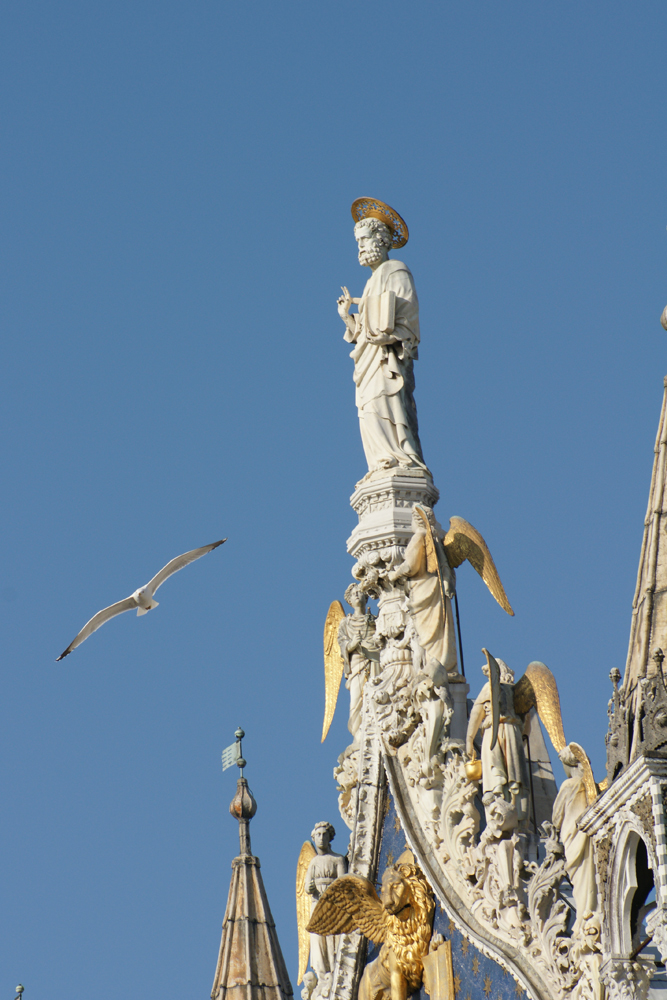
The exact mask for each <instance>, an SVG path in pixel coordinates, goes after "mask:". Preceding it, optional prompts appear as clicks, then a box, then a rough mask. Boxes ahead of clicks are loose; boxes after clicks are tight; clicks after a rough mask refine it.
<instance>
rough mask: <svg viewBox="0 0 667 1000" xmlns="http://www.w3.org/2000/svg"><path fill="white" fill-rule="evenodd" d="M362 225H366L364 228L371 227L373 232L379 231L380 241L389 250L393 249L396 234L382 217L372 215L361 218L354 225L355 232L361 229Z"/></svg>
mask: <svg viewBox="0 0 667 1000" xmlns="http://www.w3.org/2000/svg"><path fill="white" fill-rule="evenodd" d="M362 226H363V227H364V229H370V231H371V232H372V233H377V234H378V237H379V238H380V241H381V242H382V243H384V245H385V246H386V247H387V248H388V249H389V250H391V246H392V242H393V239H394V234H393V233H392V231H391V229H390V228H389V226H387V225H385V223H384V222H382V221H381V220H380V219H374V218H373V217H372V216H370V217H367V218H365V219H359V221H358V222H357V223H355V226H354V231H355V233H356V231H357V229H361V227H362Z"/></svg>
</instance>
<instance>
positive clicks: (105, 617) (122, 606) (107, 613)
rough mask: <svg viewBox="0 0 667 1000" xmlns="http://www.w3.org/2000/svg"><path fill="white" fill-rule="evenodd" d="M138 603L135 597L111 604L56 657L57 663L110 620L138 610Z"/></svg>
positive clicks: (98, 613) (94, 617)
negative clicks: (133, 609)
mask: <svg viewBox="0 0 667 1000" xmlns="http://www.w3.org/2000/svg"><path fill="white" fill-rule="evenodd" d="M136 606H137V602H136V601H135V599H134V598H133V597H126V598H125V600H124V601H118V602H117V603H116V604H110V605H109V607H108V608H103V609H102V611H98V612H97V614H96V615H93V617H92V618H91V619H90V621H89V622H86V624H85V625H84V626H83V628H82V629H81V631H80V632H79V634H78V635H77V637H76V639H74V640H73V642H70V644H69V646H68V647H67V649H66V650H65V652H64V653H61V654H60V656H58V657H56V663H57V662H58V660H62V659H63V658H64V657H65V656H67V655H68V653H71V652H72V650H73V649H76V647H77V646H80V645H81V643H82V642H83V640H84V639H87V638H88V636H89V635H92V634H93V632H95V631H96V630H97V629H98V628H99V627H100V625H104V623H105V622H108V621H109V619H110V618H115V617H116V615H122V613H123V611H130V610H131V609H132V608H136Z"/></svg>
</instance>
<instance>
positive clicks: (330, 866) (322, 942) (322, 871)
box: [305, 851, 347, 979]
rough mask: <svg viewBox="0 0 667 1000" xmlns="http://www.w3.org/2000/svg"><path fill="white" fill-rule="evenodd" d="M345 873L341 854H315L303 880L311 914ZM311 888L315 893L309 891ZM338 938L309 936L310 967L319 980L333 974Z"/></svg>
mask: <svg viewBox="0 0 667 1000" xmlns="http://www.w3.org/2000/svg"><path fill="white" fill-rule="evenodd" d="M346 872H347V858H345V857H343V855H342V854H334V852H333V851H330V852H329V853H328V854H316V855H315V857H314V858H313V860H312V861H311V862H310V865H309V866H308V871H307V872H306V878H305V888H306V892H307V893H308V894H309V895H310V896H312V904H311V913H312V911H313V910H314V909H315V907H316V906H317V902H318V900H319V898H320V896H321V895H322V893H323V892H324V890H325V889H328V888H329V886H330V885H331V883H332V882H335V881H336V879H337V878H340V876H341V875H345V873H346ZM311 888H313V889H314V890H315V891H314V892H313V891H311ZM337 943H338V938H337V937H334V936H333V935H327V936H326V937H324V936H322V935H320V934H311V935H310V965H311V967H312V969H313V971H314V972H315V974H316V975H317V978H318V979H320V978H321V977H322V976H325V975H326V974H327V973H328V972H333V968H334V960H335V957H336V945H337Z"/></svg>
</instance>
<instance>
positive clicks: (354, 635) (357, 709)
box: [338, 614, 375, 736]
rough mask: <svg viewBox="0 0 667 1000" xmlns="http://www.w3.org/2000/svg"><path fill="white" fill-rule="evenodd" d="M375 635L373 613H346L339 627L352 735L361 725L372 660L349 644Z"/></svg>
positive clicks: (339, 643)
mask: <svg viewBox="0 0 667 1000" xmlns="http://www.w3.org/2000/svg"><path fill="white" fill-rule="evenodd" d="M374 635H375V618H374V617H373V615H371V614H365V615H346V617H345V618H343V620H342V622H341V623H340V627H339V629H338V647H339V649H340V655H341V656H342V657H343V663H344V670H345V678H346V680H345V687H346V688H347V689H348V691H349V692H350V717H349V720H348V723H347V728H348V730H349V731H350V733H351V734H352V736H356V735H357V730H358V729H359V726H360V725H361V706H362V701H363V694H364V685H365V683H366V681H367V679H368V675H369V673H370V667H371V664H370V660H369V659H368V658H367V657H366V656H365V655H364V653H363V652H362V650H361V649H359V648H358V647H357V649H356V650H354V651H353V652H352V653H351V652H350V651H349V648H348V647H349V646H350V644H351V643H352V642H353V641H356V642H359V643H363V642H364V641H366V642H367V641H369V640H372V638H373V636H374Z"/></svg>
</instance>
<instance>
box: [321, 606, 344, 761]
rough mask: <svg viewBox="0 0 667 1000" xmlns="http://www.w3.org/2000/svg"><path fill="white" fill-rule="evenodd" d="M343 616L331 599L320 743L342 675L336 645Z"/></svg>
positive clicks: (326, 634)
mask: <svg viewBox="0 0 667 1000" xmlns="http://www.w3.org/2000/svg"><path fill="white" fill-rule="evenodd" d="M344 617H345V611H344V609H343V605H342V604H341V603H340V601H332V602H331V605H330V606H329V611H328V613H327V620H326V621H325V623H324V722H323V723H322V743H324V741H325V739H326V738H327V733H328V732H329V727H330V725H331V723H332V720H333V717H334V712H335V711H336V702H337V701H338V691H339V690H340V682H341V678H342V676H343V668H344V664H343V657H342V656H341V655H340V648H339V646H338V629H339V628H340V623H341V622H342V620H343V618H344Z"/></svg>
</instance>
